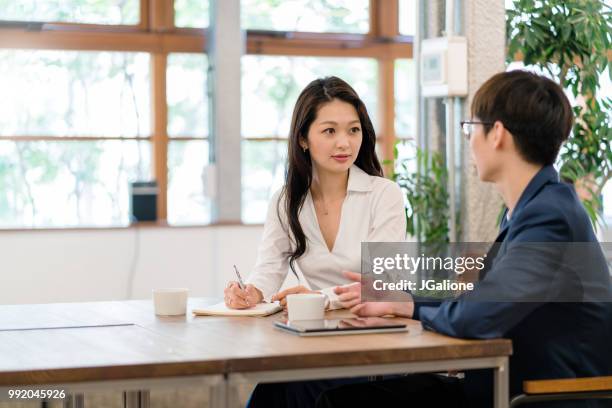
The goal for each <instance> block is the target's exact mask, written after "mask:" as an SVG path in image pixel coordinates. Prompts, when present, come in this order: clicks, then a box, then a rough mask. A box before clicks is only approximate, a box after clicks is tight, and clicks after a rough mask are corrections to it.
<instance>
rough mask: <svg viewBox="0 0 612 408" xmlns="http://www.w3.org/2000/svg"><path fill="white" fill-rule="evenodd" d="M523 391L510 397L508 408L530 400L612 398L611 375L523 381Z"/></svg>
mask: <svg viewBox="0 0 612 408" xmlns="http://www.w3.org/2000/svg"><path fill="white" fill-rule="evenodd" d="M523 392H524V394H521V395H517V396H516V397H514V398H512V401H510V408H514V407H518V406H519V405H523V404H529V403H532V402H545V401H568V400H584V399H607V398H610V399H612V376H610V377H586V378H568V379H562V380H536V381H524V382H523Z"/></svg>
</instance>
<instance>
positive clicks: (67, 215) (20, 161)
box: [0, 50, 151, 227]
mask: <svg viewBox="0 0 612 408" xmlns="http://www.w3.org/2000/svg"><path fill="white" fill-rule="evenodd" d="M149 77H150V73H149V56H148V55H147V54H144V53H114V52H77V51H32V50H1V51H0V89H2V92H3V98H2V100H0V109H2V112H3V115H2V116H0V135H2V136H9V137H12V140H2V141H0V142H1V144H0V146H1V147H0V152H1V153H0V180H1V181H0V184H1V185H2V192H3V193H2V196H1V197H2V198H1V200H2V203H0V226H1V227H20V226H36V227H50V226H78V225H81V226H89V225H92V226H100V225H125V224H127V223H128V195H127V194H128V193H127V188H128V181H130V180H136V179H149V178H150V177H151V174H150V159H151V152H150V145H149V142H148V140H146V139H145V140H143V139H140V138H141V137H142V136H145V135H149V133H150V127H149V122H150V117H149ZM24 90H27V92H24ZM113 137H114V138H125V139H124V140H112V139H111V138H113ZM37 138H39V140H36V139H37ZM106 138H108V139H106ZM87 139H91V141H87ZM130 139H132V140H130Z"/></svg>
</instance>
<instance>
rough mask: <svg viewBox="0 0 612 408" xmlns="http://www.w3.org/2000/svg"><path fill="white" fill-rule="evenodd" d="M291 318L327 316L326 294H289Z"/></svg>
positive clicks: (301, 318)
mask: <svg viewBox="0 0 612 408" xmlns="http://www.w3.org/2000/svg"><path fill="white" fill-rule="evenodd" d="M287 312H288V314H289V320H290V321H294V320H320V319H323V318H324V317H325V295H323V294H322V293H296V294H293V295H287Z"/></svg>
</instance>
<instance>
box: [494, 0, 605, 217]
mask: <svg viewBox="0 0 612 408" xmlns="http://www.w3.org/2000/svg"><path fill="white" fill-rule="evenodd" d="M506 33H507V38H508V54H507V62H509V63H510V62H512V61H516V60H522V61H523V62H524V64H525V65H526V66H535V67H538V68H539V69H540V70H543V71H544V72H547V73H548V74H549V75H550V76H551V77H552V78H554V79H556V80H557V81H558V82H559V83H560V84H561V86H563V88H564V89H566V90H568V91H569V92H571V93H572V95H573V96H574V100H575V102H576V103H575V106H574V114H575V116H576V121H575V124H574V128H573V131H572V134H571V136H570V138H569V140H568V141H567V142H566V144H565V146H564V148H563V149H562V151H561V154H560V158H559V163H558V164H559V165H560V172H561V177H562V179H564V180H565V181H568V182H571V183H572V184H574V185H575V187H576V190H577V192H578V194H579V196H580V198H581V199H582V202H583V203H584V205H585V208H586V209H587V212H588V213H589V216H590V217H591V221H592V222H593V225H594V226H595V227H596V226H597V224H598V223H599V224H601V223H602V222H603V220H602V216H601V215H602V211H601V209H602V200H601V196H602V190H603V187H604V185H605V184H606V182H607V181H608V180H609V179H610V177H611V171H610V170H611V167H612V137H611V136H612V130H611V129H610V111H611V109H612V100H611V99H610V98H609V97H605V98H604V97H602V96H601V95H599V94H598V85H599V79H600V77H601V76H602V75H604V73H605V71H606V69H608V66H609V62H610V60H611V59H612V47H611V44H610V43H611V37H612V11H611V7H610V6H609V5H607V4H605V3H604V1H600V0H547V1H539V0H514V2H513V8H511V9H509V10H507V19H506ZM608 75H610V77H611V78H612V71H611V70H608Z"/></svg>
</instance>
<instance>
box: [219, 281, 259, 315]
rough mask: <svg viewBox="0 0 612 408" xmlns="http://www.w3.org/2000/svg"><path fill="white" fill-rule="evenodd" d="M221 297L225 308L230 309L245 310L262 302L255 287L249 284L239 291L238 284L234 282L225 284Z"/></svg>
mask: <svg viewBox="0 0 612 408" xmlns="http://www.w3.org/2000/svg"><path fill="white" fill-rule="evenodd" d="M223 295H224V300H225V306H227V307H229V308H230V309H247V308H249V307H251V306H255V305H256V304H258V303H260V302H261V301H262V300H263V294H262V293H261V291H260V290H259V289H257V288H256V287H255V286H253V285H251V284H250V283H249V284H248V285H246V287H245V288H244V289H240V284H239V283H238V282H236V281H231V282H230V283H228V284H227V287H226V288H225V290H224V291H223Z"/></svg>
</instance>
